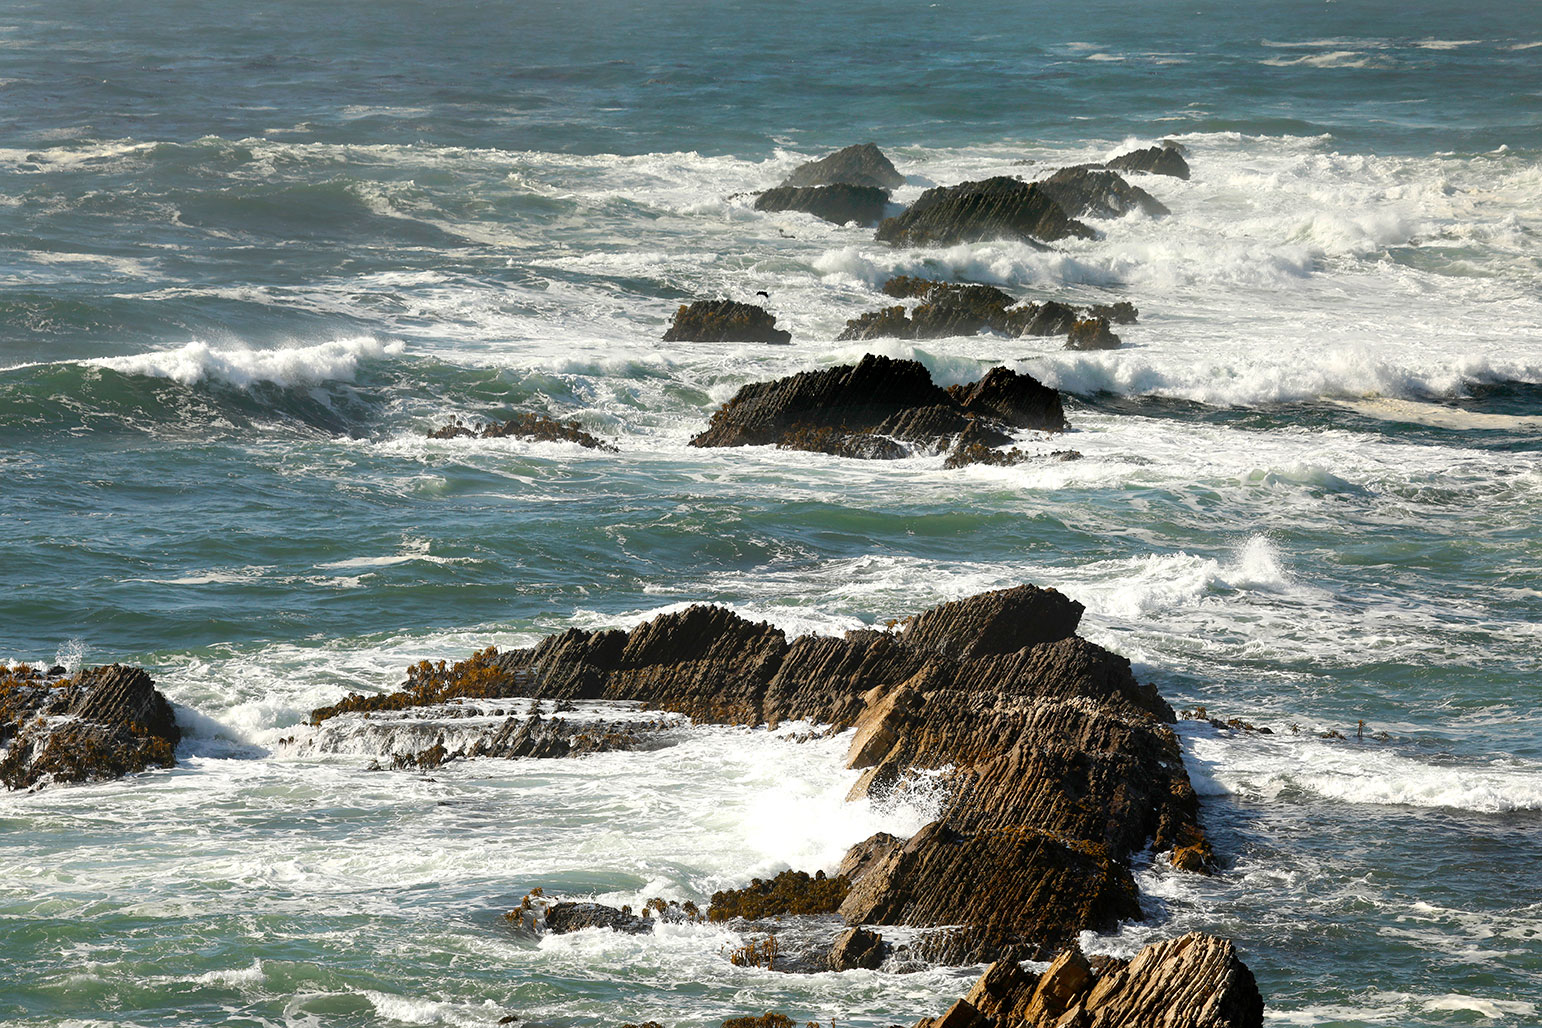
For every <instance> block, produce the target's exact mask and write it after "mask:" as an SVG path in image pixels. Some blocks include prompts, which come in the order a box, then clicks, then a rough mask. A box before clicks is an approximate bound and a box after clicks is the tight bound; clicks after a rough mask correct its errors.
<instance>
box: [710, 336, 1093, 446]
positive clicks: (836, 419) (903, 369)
mask: <svg viewBox="0 0 1542 1028" xmlns="http://www.w3.org/2000/svg"><path fill="white" fill-rule="evenodd" d="M1008 427H1012V428H1026V429H1038V430H1042V431H1046V432H1059V431H1063V430H1064V429H1065V427H1066V423H1065V412H1064V409H1063V407H1062V405H1061V402H1060V394H1059V393H1058V392H1056V391H1055V390H1053V389H1051V388H1049V387H1048V386H1045V385H1043V384H1041V383H1040V382H1038V381H1037V380H1036V379H1034V378H1033V377H1032V376H1029V375H1023V374H1019V373H1017V372H1015V371H1012V370H1010V369H1008V368H994V369H992V370H991V371H990V372H989V373H988V374H987V375H986V377H985V378H984V379H982V380H981V381H980V382H978V383H974V384H972V385H970V386H961V387H955V388H954V389H951V390H945V389H942V388H941V387H939V386H938V385H937V384H936V383H934V382H933V381H932V377H931V374H930V373H929V372H928V371H927V370H926V368H925V366H924V365H922V364H920V363H919V362H917V361H911V360H901V359H896V358H893V357H885V356H881V355H877V354H868V355H866V356H865V357H863V358H862V360H861V361H860V362H858V363H857V364H854V365H852V364H843V365H840V366H838V367H834V368H825V369H823V370H820V371H804V372H800V373H799V374H796V375H791V376H789V377H787V378H781V379H776V380H775V381H772V382H753V383H750V384H749V385H746V386H744V387H742V388H741V389H740V390H739V391H738V392H737V393H736V394H734V397H733V399H731V400H729V401H728V402H727V403H726V404H724V405H723V406H722V407H721V408H719V409H718V411H717V412H716V413H715V414H713V415H712V420H711V422H710V423H709V424H708V426H707V429H706V431H704V432H702V433H701V434H700V435H697V436H696V437H695V438H694V439H692V440H691V445H692V446H703V447H706V446H764V445H770V444H775V445H778V446H782V447H784V448H787V449H799V450H813V451H818V452H822V453H836V454H839V455H842V456H866V457H879V458H885V457H903V456H906V455H908V453H909V452H910V451H909V449H908V448H907V447H906V446H904V445H901V444H904V443H909V444H915V445H918V446H926V447H930V448H932V449H935V450H942V449H945V448H946V447H947V446H948V444H949V443H950V442H951V441H952V440H953V439H955V438H956V437H957V436H959V435H960V434H961V433H963V432H965V431H966V430H970V429H973V430H974V431H975V433H976V434H977V436H978V437H979V438H980V439H981V440H982V441H985V442H988V443H989V444H990V445H1000V444H1002V443H1005V442H1007V441H1008V439H1009V438H1010V435H1009V433H1008V432H1007V430H1006V429H1007V428H1008ZM980 433H983V435H979V434H980Z"/></svg>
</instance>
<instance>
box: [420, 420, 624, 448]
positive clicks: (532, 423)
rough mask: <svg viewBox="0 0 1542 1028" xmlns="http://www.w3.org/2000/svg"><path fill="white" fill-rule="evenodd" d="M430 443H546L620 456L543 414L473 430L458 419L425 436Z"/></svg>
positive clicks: (573, 424) (570, 423) (571, 425)
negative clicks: (484, 440)
mask: <svg viewBox="0 0 1542 1028" xmlns="http://www.w3.org/2000/svg"><path fill="white" fill-rule="evenodd" d="M428 437H429V438H430V439H460V438H463V437H464V438H471V439H533V440H536V441H538V442H547V443H577V444H578V445H579V446H586V447H588V448H589V449H591V450H607V451H609V452H610V453H617V452H619V451H618V450H617V449H616V448H615V447H614V446H612V445H610V444H609V443H606V442H602V441H600V440H599V439H597V438H596V437H594V436H592V435H590V434H589V433H588V432H585V431H584V430H583V428H581V427H580V426H579V424H578V422H576V421H557V420H556V419H554V418H549V417H547V416H546V415H544V414H520V415H517V416H515V417H512V418H510V419H509V420H507V421H504V422H497V421H492V422H487V423H486V424H479V425H477V426H476V427H475V428H472V427H471V426H470V425H467V424H465V423H464V422H462V421H461V420H460V419H459V418H457V419H456V420H454V421H452V422H450V423H449V424H448V425H445V426H444V427H443V428H440V429H436V430H435V431H433V432H430V433H428Z"/></svg>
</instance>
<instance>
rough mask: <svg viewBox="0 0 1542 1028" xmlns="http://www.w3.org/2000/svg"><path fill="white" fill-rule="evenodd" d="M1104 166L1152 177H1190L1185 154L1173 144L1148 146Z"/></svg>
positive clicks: (1120, 156)
mask: <svg viewBox="0 0 1542 1028" xmlns="http://www.w3.org/2000/svg"><path fill="white" fill-rule="evenodd" d="M1103 166H1104V167H1105V168H1112V169H1113V170H1114V171H1138V172H1146V173H1148V174H1151V175H1170V176H1172V177H1173V178H1181V179H1187V178H1188V177H1189V162H1188V161H1185V160H1184V159H1183V154H1181V153H1179V152H1178V148H1177V147H1176V146H1173V145H1171V144H1162V145H1160V146H1148V147H1146V149H1144V150H1134V151H1131V152H1130V153H1126V154H1120V155H1119V156H1118V157H1115V158H1114V159H1113V160H1111V161H1106V162H1104V164H1103Z"/></svg>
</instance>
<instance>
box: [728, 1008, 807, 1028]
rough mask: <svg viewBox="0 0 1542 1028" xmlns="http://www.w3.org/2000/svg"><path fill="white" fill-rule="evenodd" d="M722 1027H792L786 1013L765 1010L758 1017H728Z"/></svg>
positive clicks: (790, 1019)
mask: <svg viewBox="0 0 1542 1028" xmlns="http://www.w3.org/2000/svg"><path fill="white" fill-rule="evenodd" d="M722 1028H793V1020H792V1018H790V1017H788V1016H787V1015H786V1014H778V1013H775V1012H774V1011H771V1010H767V1011H766V1012H765V1013H764V1014H761V1015H760V1016H759V1017H730V1018H729V1019H728V1020H726V1021H724V1022H723V1025H722Z"/></svg>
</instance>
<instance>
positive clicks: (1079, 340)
mask: <svg viewBox="0 0 1542 1028" xmlns="http://www.w3.org/2000/svg"><path fill="white" fill-rule="evenodd" d="M883 292H884V293H885V294H886V295H888V296H892V297H895V298H896V299H911V298H919V299H920V301H921V302H920V303H919V304H917V305H916V306H914V307H912V308H910V309H909V310H907V309H906V308H905V307H903V306H894V307H885V308H882V309H881V310H877V311H871V312H869V313H867V314H863V315H861V316H860V317H857V318H853V319H851V320H850V321H848V322H846V328H845V330H844V331H842V332H841V334H840V335H839V336H838V337H837V338H838V339H857V340H861V339H941V338H946V337H950V336H969V335H975V334H976V333H978V332H983V331H991V332H995V333H997V334H999V335H1005V336H1010V337H1013V338H1017V337H1020V336H1049V335H1065V336H1066V337H1067V340H1066V349H1072V350H1084V349H1112V348H1114V347H1117V346H1118V345H1119V337H1118V336H1116V335H1114V334H1113V332H1112V331H1111V330H1110V329H1109V324H1110V323H1111V322H1117V323H1119V324H1134V322H1135V319H1136V316H1137V313H1138V312H1137V311H1136V309H1135V306H1134V305H1133V304H1131V303H1129V302H1127V301H1121V302H1119V303H1115V304H1111V305H1094V306H1092V307H1086V308H1078V307H1072V306H1070V305H1068V304H1064V303H1060V302H1058V301H1056V300H1048V301H1045V302H1043V303H1019V302H1018V301H1017V300H1016V299H1015V298H1014V297H1012V296H1010V295H1009V294H1007V293H1004V292H1002V291H1001V290H1000V289H997V288H996V287H995V286H987V285H973V284H969V283H955V282H936V281H933V280H931V279H922V278H912V277H910V276H908V275H900V276H898V277H896V278H891V279H889V280H888V281H887V282H885V283H884V285H883ZM1089 341H1092V342H1096V343H1097V344H1098V345H1096V346H1094V345H1089Z"/></svg>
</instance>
